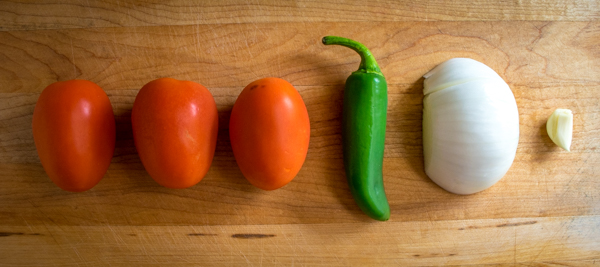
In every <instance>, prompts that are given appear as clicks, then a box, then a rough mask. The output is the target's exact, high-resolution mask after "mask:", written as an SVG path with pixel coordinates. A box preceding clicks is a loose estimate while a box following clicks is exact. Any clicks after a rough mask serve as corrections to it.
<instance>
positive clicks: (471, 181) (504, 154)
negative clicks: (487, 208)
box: [423, 58, 519, 194]
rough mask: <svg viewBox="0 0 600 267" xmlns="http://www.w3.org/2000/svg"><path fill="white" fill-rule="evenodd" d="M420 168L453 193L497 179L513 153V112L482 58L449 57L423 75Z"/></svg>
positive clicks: (515, 140)
mask: <svg viewBox="0 0 600 267" xmlns="http://www.w3.org/2000/svg"><path fill="white" fill-rule="evenodd" d="M424 77H425V83H424V89H423V94H424V95H425V97H424V98H423V154H424V157H425V173H427V176H429V178H431V180H433V181H434V182H435V183H436V184H438V185H439V186H441V187H442V188H444V189H446V190H448V191H450V192H452V193H456V194H473V193H476V192H479V191H482V190H485V189H487V188H489V187H491V186H492V185H494V184H495V183H496V182H498V181H499V180H500V179H501V178H502V177H503V176H504V175H505V174H506V172H507V171H508V169H509V168H510V166H511V165H512V162H513V160H514V158H515V154H516V151H517V145H518V142H519V113H518V110H517V103H516V101H515V97H514V95H513V93H512V91H511V90H510V88H509V87H508V85H507V84H506V82H504V80H502V78H501V77H500V76H499V75H498V74H497V73H496V72H495V71H494V70H492V69H491V68H489V67H488V66H486V65H485V64H483V63H480V62H478V61H476V60H473V59H468V58H454V59H450V60H448V61H446V62H444V63H442V64H440V65H438V66H437V67H435V68H434V69H433V70H431V71H430V72H429V73H427V74H425V76H424Z"/></svg>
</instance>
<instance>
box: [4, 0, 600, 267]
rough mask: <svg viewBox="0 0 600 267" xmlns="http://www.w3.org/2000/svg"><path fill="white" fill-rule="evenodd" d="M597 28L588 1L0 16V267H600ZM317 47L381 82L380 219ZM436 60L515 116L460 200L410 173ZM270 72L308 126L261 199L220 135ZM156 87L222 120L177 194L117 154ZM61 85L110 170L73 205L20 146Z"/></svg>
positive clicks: (72, 6)
mask: <svg viewBox="0 0 600 267" xmlns="http://www.w3.org/2000/svg"><path fill="white" fill-rule="evenodd" d="M599 19H600V4H599V3H598V2H597V1H577V2H575V1H573V2H570V1H511V2H510V3H497V2H495V1H487V0H478V1H469V2H468V4H466V3H464V2H462V1H422V2H415V1H396V2H394V1H340V2H338V1H333V2H332V1H320V0H318V1H293V2H289V1H248V2H246V1H203V2H202V3H195V2H194V1H169V2H165V1H147V2H140V1H133V2H131V1H129V2H127V3H124V2H111V1H40V2H38V3H32V2H29V1H1V2H0V265H1V266H4V265H7V266H22V265H26V266H36V265H37V266H48V265H57V266H80V265H83V266H106V265H117V266H135V265H151V266H173V265H182V266H187V265H215V266H245V265H251V266H261V265H307V266H352V265H354V266H365V265H374V266H382V265H390V266H406V265H442V264H446V265H470V264H490V265H497V264H498V265H524V266H530V265H533V266H539V265H560V266H562V265H567V266H572V265H576V266H579V265H596V264H600V150H599V148H598V146H599V144H600V130H599V129H600V72H599V70H600V45H599V44H600V20H599ZM325 35H341V36H345V37H348V38H352V39H355V40H358V41H361V42H363V43H364V44H365V45H366V46H368V47H369V48H370V49H371V51H372V52H373V54H374V55H375V56H376V58H377V59H378V62H379V64H380V66H381V68H382V71H383V73H384V75H385V76H386V77H387V80H388V83H389V110H388V124H387V129H388V130H387V135H386V150H385V161H384V166H383V168H384V183H385V188H386V192H387V195H388V199H389V201H390V205H391V209H392V216H391V219H390V221H388V222H375V221H372V220H370V219H368V218H367V217H366V216H365V215H363V214H362V212H361V211H360V210H359V209H358V207H357V206H356V204H355V203H354V201H353V199H352V196H351V195H350V192H349V188H348V185H347V183H346V180H345V176H344V171H343V165H342V155H341V154H342V153H341V152H342V147H341V136H340V123H341V122H340V115H341V114H340V113H341V103H342V97H343V92H342V89H343V84H344V81H345V79H346V77H347V76H348V75H349V74H350V73H351V72H352V71H354V70H355V69H356V68H357V67H358V62H359V57H358V56H357V55H356V54H355V53H353V52H352V51H350V50H348V49H344V48H340V47H325V46H324V45H322V44H321V43H320V40H321V38H322V37H323V36H325ZM453 57H470V58H473V59H476V60H479V61H481V62H483V63H485V64H487V65H488V66H490V67H491V68H493V69H494V70H496V71H497V72H498V73H499V74H500V76H502V77H503V78H504V79H505V80H506V81H507V83H508V84H509V85H510V87H511V89H512V90H513V93H514V95H515V97H516V100H517V105H518V108H519V115H520V141H519V146H518V150H517V155H516V159H515V162H514V163H513V165H512V167H511V169H510V170H509V172H508V174H507V175H506V176H505V177H504V178H503V179H502V180H501V181H500V182H499V183H498V184H496V185H495V186H493V187H492V188H490V189H488V190H486V191H483V192H481V193H478V194H474V195H469V196H458V195H454V194H450V193H448V192H446V191H444V190H443V189H441V188H439V187H438V186H436V185H435V184H434V183H433V182H431V180H429V178H427V176H426V175H425V173H424V171H423V154H422V139H421V134H422V132H421V120H422V98H423V95H422V89H423V85H422V83H423V79H422V78H421V76H422V75H423V74H425V73H426V72H427V71H428V70H430V69H432V68H433V67H434V66H436V65H437V64H439V63H441V62H443V61H445V60H447V59H450V58H453ZM268 76H275V77H280V78H283V79H286V80H288V81H290V82H291V83H292V84H293V85H294V86H295V87H296V88H297V89H298V91H299V92H300V93H301V95H302V97H303V98H304V101H305V102H306V105H307V108H308V112H309V116H310V120H311V142H310V147H309V152H308V156H307V160H306V163H305V164H304V166H303V168H302V170H301V171H300V173H299V174H298V176H297V177H296V178H295V179H294V180H293V181H292V183H290V184H289V185H287V186H285V187H284V188H282V189H279V190H276V191H272V192H265V191H261V190H259V189H256V188H254V187H252V186H251V185H250V184H249V183H248V182H247V181H246V180H245V179H244V178H243V176H242V175H241V172H240V171H239V169H238V168H237V165H236V163H235V159H234V158H233V154H232V151H231V147H230V143H229V134H228V122H229V120H228V118H229V114H230V111H231V107H232V105H233V103H234V101H235V99H236V97H237V95H238V94H239V92H240V91H241V90H242V89H243V87H244V86H245V85H246V84H248V83H250V82H251V81H253V80H256V79H259V78H263V77H268ZM159 77H172V78H177V79H186V80H192V81H196V82H199V83H202V84H203V85H205V86H206V87H207V88H209V90H210V91H211V92H212V94H213V95H214V97H215V100H216V102H217V106H218V109H219V120H220V121H219V122H220V125H219V137H218V144H217V150H216V154H215V159H214V161H213V164H212V167H211V169H210V171H209V173H208V175H207V176H206V177H205V178H204V180H203V181H202V182H200V183H199V184H198V185H196V186H194V187H192V188H189V189H183V190H173V189H167V188H163V187H161V186H159V185H158V184H157V183H155V182H154V181H153V180H152V179H151V178H150V177H149V176H148V174H147V173H146V172H145V170H144V168H143V166H142V165H141V163H140V160H139V158H138V156H137V153H136V150H135V147H134V145H133V140H132V133H131V123H130V114H131V108H132V104H133V100H134V99H135V95H136V93H137V91H138V90H139V88H141V87H142V86H143V85H144V84H145V83H147V82H149V81H151V80H153V79H156V78H159ZM75 78H77V79H88V80H91V81H94V82H96V83H97V84H99V85H100V86H101V87H102V88H103V89H104V90H105V91H106V92H107V94H108V95H109V98H110V100H111V102H112V105H113V109H114V112H115V118H116V121H117V143H116V149H115V155H114V158H113V160H112V164H111V166H110V168H109V170H108V172H107V174H106V175H105V177H104V179H103V180H102V181H101V182H100V183H99V184H98V185H97V186H96V187H94V188H93V189H92V190H90V191H88V192H84V193H77V194H75V193H68V192H65V191H62V190H60V189H59V188H58V187H56V186H55V185H54V184H53V183H52V182H51V181H50V180H49V179H48V178H47V176H46V174H45V173H44V170H43V168H42V166H41V164H40V162H39V158H38V157H37V153H36V150H35V146H34V143H33V139H32V133H31V119H32V113H33V108H34V106H35V103H36V100H37V98H38V96H39V94H40V92H41V91H42V90H43V89H44V88H45V87H46V86H47V85H48V84H50V83H52V82H55V81H59V80H68V79H75ZM556 108H569V109H571V110H572V111H573V113H574V119H575V121H574V134H573V145H572V147H571V149H572V152H570V153H568V152H565V151H563V150H561V149H560V148H558V147H557V146H555V145H554V144H553V143H552V141H551V140H550V139H549V138H548V136H547V134H546V131H545V122H546V120H547V118H548V116H550V114H551V113H552V111H553V110H554V109H556Z"/></svg>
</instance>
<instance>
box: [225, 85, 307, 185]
mask: <svg viewBox="0 0 600 267" xmlns="http://www.w3.org/2000/svg"><path fill="white" fill-rule="evenodd" d="M229 137H230V139H231V147H232V149H233V154H234V156H235V159H236V161H237V164H238V166H239V167H240V170H241V171H242V173H243V174H244V176H245V177H246V179H247V180H248V181H249V182H250V183H251V184H253V185H254V186H256V187H258V188H261V189H263V190H274V189H278V188H280V187H282V186H284V185H286V184H288V183H289V182H290V181H291V180H292V179H294V177H295V176H296V175H297V174H298V172H299V171H300V168H301V167H302V164H304V160H305V159H306V153H307V152H308V142H309V139H310V122H309V118H308V112H307V110H306V106H305V105H304V101H303V100H302V97H301V96H300V94H299V93H298V91H296V89H295V88H294V87H293V86H292V85H291V84H290V83H288V82H287V81H285V80H282V79H279V78H264V79H260V80H257V81H254V82H252V83H250V84H249V85H248V86H246V88H244V90H243V91H242V92H241V93H240V95H239V96H238V98H237V100H236V102H235V104H234V106H233V109H232V111H231V117H230V120H229Z"/></svg>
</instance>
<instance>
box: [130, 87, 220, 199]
mask: <svg viewBox="0 0 600 267" xmlns="http://www.w3.org/2000/svg"><path fill="white" fill-rule="evenodd" d="M131 123H132V127H133V138H134V141H135V147H136V148H137V151H138V154H139V156H140V159H141V161H142V164H143V165H144V167H145V168H146V171H147V172H148V173H149V174H150V176H151V177H152V178H153V179H154V180H155V181H156V182H157V183H159V184H160V185H162V186H164V187H168V188H187V187H190V186H193V185H195V184H197V183H198V182H200V180H202V178H204V176H205V175H206V173H207V172H208V169H209V168H210V165H211V163H212V160H213V156H214V153H215V148H216V145H217V132H218V128H219V123H218V113H217V105H216V103H215V100H214V98H213V96H212V94H211V93H210V91H208V89H206V88H205V87H204V86H202V85H200V84H198V83H195V82H191V81H180V80H175V79H171V78H161V79H157V80H154V81H151V82H149V83H147V84H146V85H144V87H142V89H141V90H140V91H139V92H138V94H137V96H136V98H135V102H134V103H133V110H132V113H131Z"/></svg>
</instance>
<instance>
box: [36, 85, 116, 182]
mask: <svg viewBox="0 0 600 267" xmlns="http://www.w3.org/2000/svg"><path fill="white" fill-rule="evenodd" d="M32 129H33V140H34V142H35V147H36V149H37V152H38V156H39V157H40V161H41V162H42V166H43V167H44V170H45V171H46V174H48V176H49V177H50V179H51V180H52V181H53V182H54V183H55V184H56V185H57V186H58V187H60V188H62V189H64V190H67V191H71V192H82V191H86V190H88V189H90V188H92V187H94V186H95V185H96V184H98V182H99V181H100V179H102V177H103V176H104V174H105V173H106V170H107V169H108V166H109V165H110V161H111V158H112V156H113V153H114V150H115V136H116V132H115V117H114V114H113V110H112V106H111V104H110V100H109V99H108V96H107V95H106V93H105V92H104V91H103V90H102V88H100V87H99V86H98V85H96V84H95V83H93V82H90V81H85V80H70V81H63V82H56V83H53V84H51V85H49V86H48V87H46V89H44V91H42V93H41V94H40V97H39V98H38V101H37V103H36V105H35V109H34V111H33V122H32Z"/></svg>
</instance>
